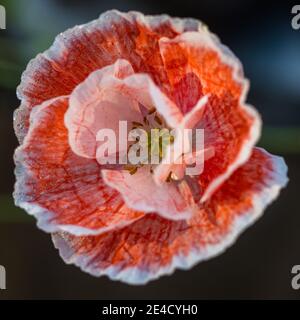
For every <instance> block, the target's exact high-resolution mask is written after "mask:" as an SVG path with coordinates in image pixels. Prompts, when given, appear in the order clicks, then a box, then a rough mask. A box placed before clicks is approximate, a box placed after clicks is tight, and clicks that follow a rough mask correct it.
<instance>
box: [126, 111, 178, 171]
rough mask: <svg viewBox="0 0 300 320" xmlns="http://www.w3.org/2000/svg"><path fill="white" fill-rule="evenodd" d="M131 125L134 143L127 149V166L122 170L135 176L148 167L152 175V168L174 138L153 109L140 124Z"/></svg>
mask: <svg viewBox="0 0 300 320" xmlns="http://www.w3.org/2000/svg"><path fill="white" fill-rule="evenodd" d="M131 125H132V131H131V132H133V135H132V136H133V137H134V138H135V141H134V142H133V143H132V144H131V145H130V146H129V147H128V151H127V155H128V157H127V158H128V160H129V161H128V162H129V164H128V165H126V166H124V169H125V170H128V171H129V173H130V174H135V173H136V172H137V170H138V169H139V168H141V167H143V166H145V165H148V166H149V170H150V172H151V173H153V168H154V166H156V165H158V164H159V163H161V161H162V159H163V158H164V156H165V153H166V149H167V147H168V146H169V145H170V144H172V143H173V142H174V136H173V135H172V134H171V133H170V130H169V129H168V128H167V125H166V124H165V121H164V120H163V119H162V118H161V117H160V116H159V114H158V113H157V111H156V109H155V108H154V107H153V108H151V109H150V110H149V111H148V113H147V114H146V115H145V116H144V117H143V121H142V122H137V121H133V122H132V123H131ZM135 156H136V157H135ZM137 158H138V159H137ZM132 160H133V161H132Z"/></svg>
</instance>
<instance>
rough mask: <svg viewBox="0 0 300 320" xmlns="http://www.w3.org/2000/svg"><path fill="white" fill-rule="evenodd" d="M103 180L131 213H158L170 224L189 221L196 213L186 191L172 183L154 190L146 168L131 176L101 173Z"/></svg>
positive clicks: (155, 185) (112, 171)
mask: <svg viewBox="0 0 300 320" xmlns="http://www.w3.org/2000/svg"><path fill="white" fill-rule="evenodd" d="M102 176H103V179H104V181H105V182H106V183H107V184H108V185H109V186H110V187H112V188H115V189H116V190H118V191H119V192H120V193H121V194H122V196H123V198H124V200H125V202H126V204H127V206H128V207H129V208H132V209H134V210H138V211H144V212H148V213H149V212H150V213H151V212H157V213H158V214H159V215H161V216H163V217H165V218H168V219H171V220H182V219H187V218H190V217H191V215H192V214H193V212H194V210H195V208H194V201H193V195H192V193H191V192H190V191H189V189H187V188H184V186H182V185H178V184H176V183H173V182H169V183H164V184H162V185H160V186H157V184H156V183H155V182H154V180H153V177H152V174H151V173H150V169H149V167H147V166H146V167H142V168H139V169H138V170H137V171H136V172H135V173H134V174H132V175H131V174H130V173H129V172H127V171H116V170H102Z"/></svg>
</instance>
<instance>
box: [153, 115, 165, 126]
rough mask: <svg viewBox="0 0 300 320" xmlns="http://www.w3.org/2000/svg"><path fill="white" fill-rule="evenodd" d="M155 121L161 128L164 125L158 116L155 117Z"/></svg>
mask: <svg viewBox="0 0 300 320" xmlns="http://www.w3.org/2000/svg"><path fill="white" fill-rule="evenodd" d="M154 120H155V121H156V123H158V124H159V125H160V126H161V125H162V124H163V123H162V121H161V119H160V117H159V116H158V115H155V117H154Z"/></svg>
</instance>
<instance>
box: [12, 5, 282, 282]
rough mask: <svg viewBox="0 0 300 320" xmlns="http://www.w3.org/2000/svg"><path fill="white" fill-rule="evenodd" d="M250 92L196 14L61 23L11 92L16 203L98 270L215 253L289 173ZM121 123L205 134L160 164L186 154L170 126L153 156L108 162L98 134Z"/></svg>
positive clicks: (142, 269) (63, 248) (74, 257)
mask: <svg viewBox="0 0 300 320" xmlns="http://www.w3.org/2000/svg"><path fill="white" fill-rule="evenodd" d="M247 91H248V81H247V79H245V77H244V75H243V69H242V65H241V63H240V62H239V60H238V59H237V58H236V57H235V56H234V55H233V53H232V52H231V51H230V50H229V49H228V48H227V47H225V46H224V45H222V44H221V43H220V41H219V40H218V38H217V37H216V36H215V35H214V34H212V33H211V32H210V31H208V29H207V27H206V26H205V25H204V24H202V23H201V22H199V21H197V20H194V19H179V18H171V17H169V16H166V15H160V16H144V15H143V14H141V13H138V12H129V13H121V12H118V11H115V10H113V11H108V12H106V13H104V14H102V15H101V16H100V17H99V19H97V20H95V21H92V22H90V23H88V24H86V25H82V26H76V27H74V28H73V29H70V30H67V31H66V32H64V33H62V34H60V35H59V36H58V37H57V38H56V40H55V42H54V44H53V45H52V46H51V47H50V49H48V50H47V51H45V52H44V53H42V54H39V55H38V56H37V57H36V58H35V59H33V60H32V61H31V62H30V63H29V65H28V67H27V69H26V71H25V72H24V74H23V76H22V81H21V84H20V86H19V87H18V90H17V93H18V97H19V99H20V100H21V106H20V107H19V108H18V109H17V110H16V112H15V117H14V125H15V131H16V135H17V137H18V139H19V141H20V146H19V147H18V149H17V150H16V153H15V162H16V178H17V182H16V185H15V192H14V198H15V203H16V205H17V206H20V207H21V208H24V209H25V210H26V211H27V212H28V213H29V214H31V215H33V216H35V217H36V219H37V224H38V226H39V227H40V228H41V229H42V230H44V231H46V232H49V233H51V234H52V237H53V241H54V245H55V247H56V248H57V249H58V250H59V253H60V255H61V257H62V258H63V259H64V260H65V261H66V263H74V264H75V265H77V266H79V267H80V268H81V269H82V270H84V271H86V272H88V273H90V274H92V275H94V276H101V275H107V276H109V277H110V278H111V279H117V280H121V281H124V282H127V283H131V284H143V283H146V282H148V281H149V280H152V279H155V278H158V277H159V276H160V275H164V274H170V273H172V272H173V271H174V270H175V269H176V268H181V269H188V268H190V267H191V266H193V265H194V264H196V263H198V262H200V261H202V260H206V259H209V258H211V257H213V256H215V255H217V254H220V253H221V252H223V251H224V250H225V249H226V248H227V247H228V246H230V245H231V244H232V243H233V242H234V241H235V239H236V238H237V236H238V235H239V234H240V233H241V232H242V231H243V230H244V229H245V228H246V227H248V226H249V225H251V224H252V223H253V222H254V221H255V220H256V219H257V218H258V217H260V216H261V214H262V213H263V211H264V209H265V207H266V206H267V205H268V204H269V203H270V202H272V201H273V200H274V199H275V198H276V197H277V195H278V193H279V191H280V189H281V188H282V187H284V186H285V185H286V183H287V168H286V165H285V163H284V160H283V159H282V158H280V157H277V156H273V155H271V154H269V153H267V152H266V151H264V150H263V149H260V148H257V147H255V144H256V142H257V140H258V138H259V136H260V130H261V121H260V117H259V115H258V113H257V111H256V110H255V109H254V108H253V107H252V106H250V105H248V104H247V103H246V101H245V100H246V95H247ZM120 121H126V122H127V123H129V124H130V128H131V129H134V128H138V129H145V130H146V131H147V130H148V131H149V130H150V128H151V129H153V128H154V129H155V128H159V129H163V128H167V129H174V130H179V132H182V131H183V130H185V129H190V130H196V129H202V130H203V132H204V144H203V147H202V148H200V149H199V148H198V149H197V148H192V149H190V153H189V154H188V156H190V158H189V157H186V158H184V159H185V160H184V161H182V162H180V163H178V162H177V161H171V162H167V161H166V159H167V155H176V156H175V158H174V159H175V160H178V159H181V158H183V155H182V153H181V152H178V150H180V148H179V147H180V146H181V145H182V143H183V142H184V141H185V138H182V137H181V138H180V135H176V134H175V136H173V140H172V141H171V139H169V140H170V141H169V143H167V144H166V146H165V148H164V150H162V149H161V148H160V147H158V153H159V161H158V163H157V164H156V165H151V164H145V163H136V164H132V163H131V164H130V165H124V164H121V162H120V159H119V162H118V163H117V164H115V165H110V166H108V165H106V164H105V163H103V161H102V160H103V159H102V158H101V156H99V152H98V151H99V148H101V147H103V141H101V140H99V139H98V133H99V132H100V130H102V129H110V130H113V132H116V133H117V134H120V132H119V131H120V127H119V123H120ZM148 131H147V132H148ZM125 133H126V134H127V133H128V132H127V131H126V132H125ZM117 144H118V148H119V149H118V150H121V151H122V153H124V154H125V155H126V154H127V155H128V152H129V150H130V148H128V147H125V146H124V145H123V144H122V143H120V142H117ZM149 146H150V147H151V143H150V144H148V145H147V147H148V149H149ZM150 149H151V148H150ZM162 151H163V152H162ZM161 153H162V155H161ZM199 154H200V155H202V165H203V168H202V170H201V172H199V173H198V174H193V175H191V174H187V172H188V171H187V169H188V168H190V167H191V164H192V163H193V161H194V162H195V159H196V158H195V157H197V155H199ZM119 155H120V152H119V153H118V156H119ZM110 156H112V154H110ZM188 159H192V160H193V161H192V162H188V161H187V160H188ZM181 160H182V159H181Z"/></svg>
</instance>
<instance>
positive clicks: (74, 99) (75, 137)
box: [65, 60, 143, 159]
mask: <svg viewBox="0 0 300 320" xmlns="http://www.w3.org/2000/svg"><path fill="white" fill-rule="evenodd" d="M132 74H134V71H133V69H132V66H131V64H130V63H129V62H127V61H126V60H117V61H116V62H115V63H114V64H113V65H110V66H107V67H104V68H102V69H100V70H98V71H95V72H93V73H92V74H91V75H90V76H89V77H88V78H87V79H86V80H85V81H83V82H82V83H81V84H80V85H78V86H77V87H76V89H75V90H74V91H73V92H72V94H71V96H70V107H69V108H68V110H67V112H66V115H65V124H66V127H67V129H68V132H69V142H70V146H71V148H72V150H73V151H74V152H75V153H76V154H77V155H79V156H82V157H87V158H91V159H95V158H96V156H97V149H98V148H99V147H100V146H101V144H103V143H104V141H100V139H99V137H98V136H97V135H98V133H99V130H101V129H102V130H103V129H105V130H112V132H113V133H114V135H115V138H116V144H114V147H115V149H116V150H115V153H116V152H117V151H121V149H122V145H121V144H119V134H120V132H119V124H120V121H126V122H127V127H128V130H130V129H131V123H132V122H133V121H136V122H141V121H142V119H143V117H142V114H141V112H140V109H139V105H138V102H137V101H136V100H133V99H132V98H131V97H129V96H128V95H126V92H124V91H125V89H123V90H122V86H121V84H120V81H121V83H122V79H123V78H126V77H128V76H130V75H132ZM117 85H119V86H118V87H117ZM128 130H127V132H126V136H125V139H126V138H127V134H128ZM125 151H127V150H125Z"/></svg>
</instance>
